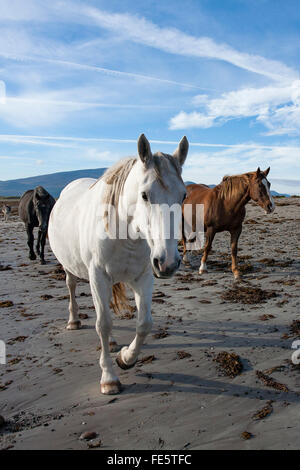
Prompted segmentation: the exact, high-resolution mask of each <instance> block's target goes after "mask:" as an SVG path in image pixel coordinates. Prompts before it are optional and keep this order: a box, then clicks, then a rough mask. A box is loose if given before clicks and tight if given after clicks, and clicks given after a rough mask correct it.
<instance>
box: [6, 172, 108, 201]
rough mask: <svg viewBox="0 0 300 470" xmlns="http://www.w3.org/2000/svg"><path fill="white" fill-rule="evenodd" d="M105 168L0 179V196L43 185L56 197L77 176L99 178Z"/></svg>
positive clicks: (21, 192) (13, 194)
mask: <svg viewBox="0 0 300 470" xmlns="http://www.w3.org/2000/svg"><path fill="white" fill-rule="evenodd" d="M105 170H106V168H96V169H95V168H92V169H90V170H75V171H63V172H60V173H50V174H48V175H40V176H32V177H30V178H21V179H17V180H8V181H0V195H1V196H21V195H22V194H23V193H24V192H25V191H27V190H28V189H33V188H35V187H36V186H39V185H40V186H43V187H44V188H45V189H47V191H48V192H49V193H50V194H52V196H53V197H58V196H59V194H60V192H61V191H62V189H63V188H64V187H65V186H66V185H67V184H69V183H70V182H71V181H74V180H76V179H78V178H99V177H100V176H101V175H103V173H104V171H105Z"/></svg>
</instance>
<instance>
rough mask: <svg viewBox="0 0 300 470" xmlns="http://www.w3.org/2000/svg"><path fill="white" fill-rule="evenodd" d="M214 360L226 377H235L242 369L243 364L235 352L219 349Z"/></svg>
mask: <svg viewBox="0 0 300 470" xmlns="http://www.w3.org/2000/svg"><path fill="white" fill-rule="evenodd" d="M214 361H215V362H217V363H218V365H219V367H220V369H221V371H222V372H223V373H224V374H225V375H227V376H228V377H231V378H233V377H236V376H237V375H239V374H240V373H241V372H242V370H243V364H242V362H241V359H240V357H239V356H238V355H237V354H235V353H229V352H227V351H221V352H220V353H219V354H218V355H217V356H216V357H215V358H214Z"/></svg>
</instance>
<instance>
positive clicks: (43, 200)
mask: <svg viewBox="0 0 300 470" xmlns="http://www.w3.org/2000/svg"><path fill="white" fill-rule="evenodd" d="M54 204H55V199H54V198H53V197H52V196H51V194H49V193H48V192H47V191H46V189H44V188H43V187H42V186H37V187H36V188H35V189H29V190H28V191H26V193H24V194H23V196H22V197H21V199H20V203H19V216H20V218H21V219H22V220H23V222H24V224H25V227H26V232H27V236H28V241H27V244H28V247H29V259H32V260H34V259H36V255H35V252H34V249H33V242H34V236H33V229H34V227H38V228H39V232H38V239H37V243H36V252H37V254H38V255H39V257H40V259H41V264H45V258H44V248H45V242H46V236H47V230H48V222H49V216H50V212H51V210H52V207H53V206H54Z"/></svg>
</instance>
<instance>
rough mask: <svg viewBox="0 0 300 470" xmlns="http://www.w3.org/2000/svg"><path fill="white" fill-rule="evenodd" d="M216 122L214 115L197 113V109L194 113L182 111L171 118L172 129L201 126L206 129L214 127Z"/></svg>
mask: <svg viewBox="0 0 300 470" xmlns="http://www.w3.org/2000/svg"><path fill="white" fill-rule="evenodd" d="M214 122H215V118H214V116H209V115H205V114H202V113H197V112H196V111H194V112H192V113H186V112H184V111H181V112H180V113H178V114H176V116H174V117H173V118H172V119H171V121H170V129H173V130H175V129H189V128H191V127H201V128H202V129H206V128H208V127H212V126H213V125H214Z"/></svg>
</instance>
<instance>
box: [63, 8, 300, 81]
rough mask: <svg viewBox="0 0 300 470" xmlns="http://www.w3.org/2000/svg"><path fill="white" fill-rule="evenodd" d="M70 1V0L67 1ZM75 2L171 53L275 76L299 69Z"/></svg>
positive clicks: (102, 21) (291, 75) (106, 23)
mask: <svg viewBox="0 0 300 470" xmlns="http://www.w3.org/2000/svg"><path fill="white" fill-rule="evenodd" d="M65 5H68V3H65ZM69 5H72V12H73V14H74V13H76V12H77V13H78V14H79V15H84V16H86V17H88V18H90V19H91V20H92V21H93V22H94V23H95V24H97V25H99V26H101V27H102V28H106V29H108V30H110V31H114V32H115V33H117V34H118V35H120V36H122V37H123V38H126V39H127V40H131V41H134V42H137V43H139V44H144V45H147V46H150V47H154V48H156V49H160V50H163V51H166V52H169V53H171V54H177V55H184V56H190V57H204V58H210V59H217V60H223V61H225V62H228V63H230V64H232V65H235V66H237V67H240V68H242V69H245V70H248V71H250V72H254V73H257V74H260V75H264V76H266V77H269V78H271V79H274V80H278V81H282V80H284V79H295V78H297V76H298V73H297V72H296V71H294V70H293V69H292V68H290V67H287V66H286V65H285V64H282V63H281V62H279V61H275V60H270V59H266V58H264V57H261V56H259V55H255V54H248V53H245V52H240V51H238V50H236V49H234V48H233V47H231V46H229V45H228V44H225V43H217V42H215V41H214V40H213V39H211V38H208V37H194V36H190V35H188V34H186V33H183V32H182V31H180V30H178V29H175V28H172V29H171V28H163V27H159V26H157V25H156V24H154V23H152V22H151V21H148V20H146V19H145V18H141V17H138V16H135V15H130V14H120V13H109V12H106V11H103V10H100V9H96V8H92V7H86V6H82V5H81V6H79V5H77V4H71V3H69Z"/></svg>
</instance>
